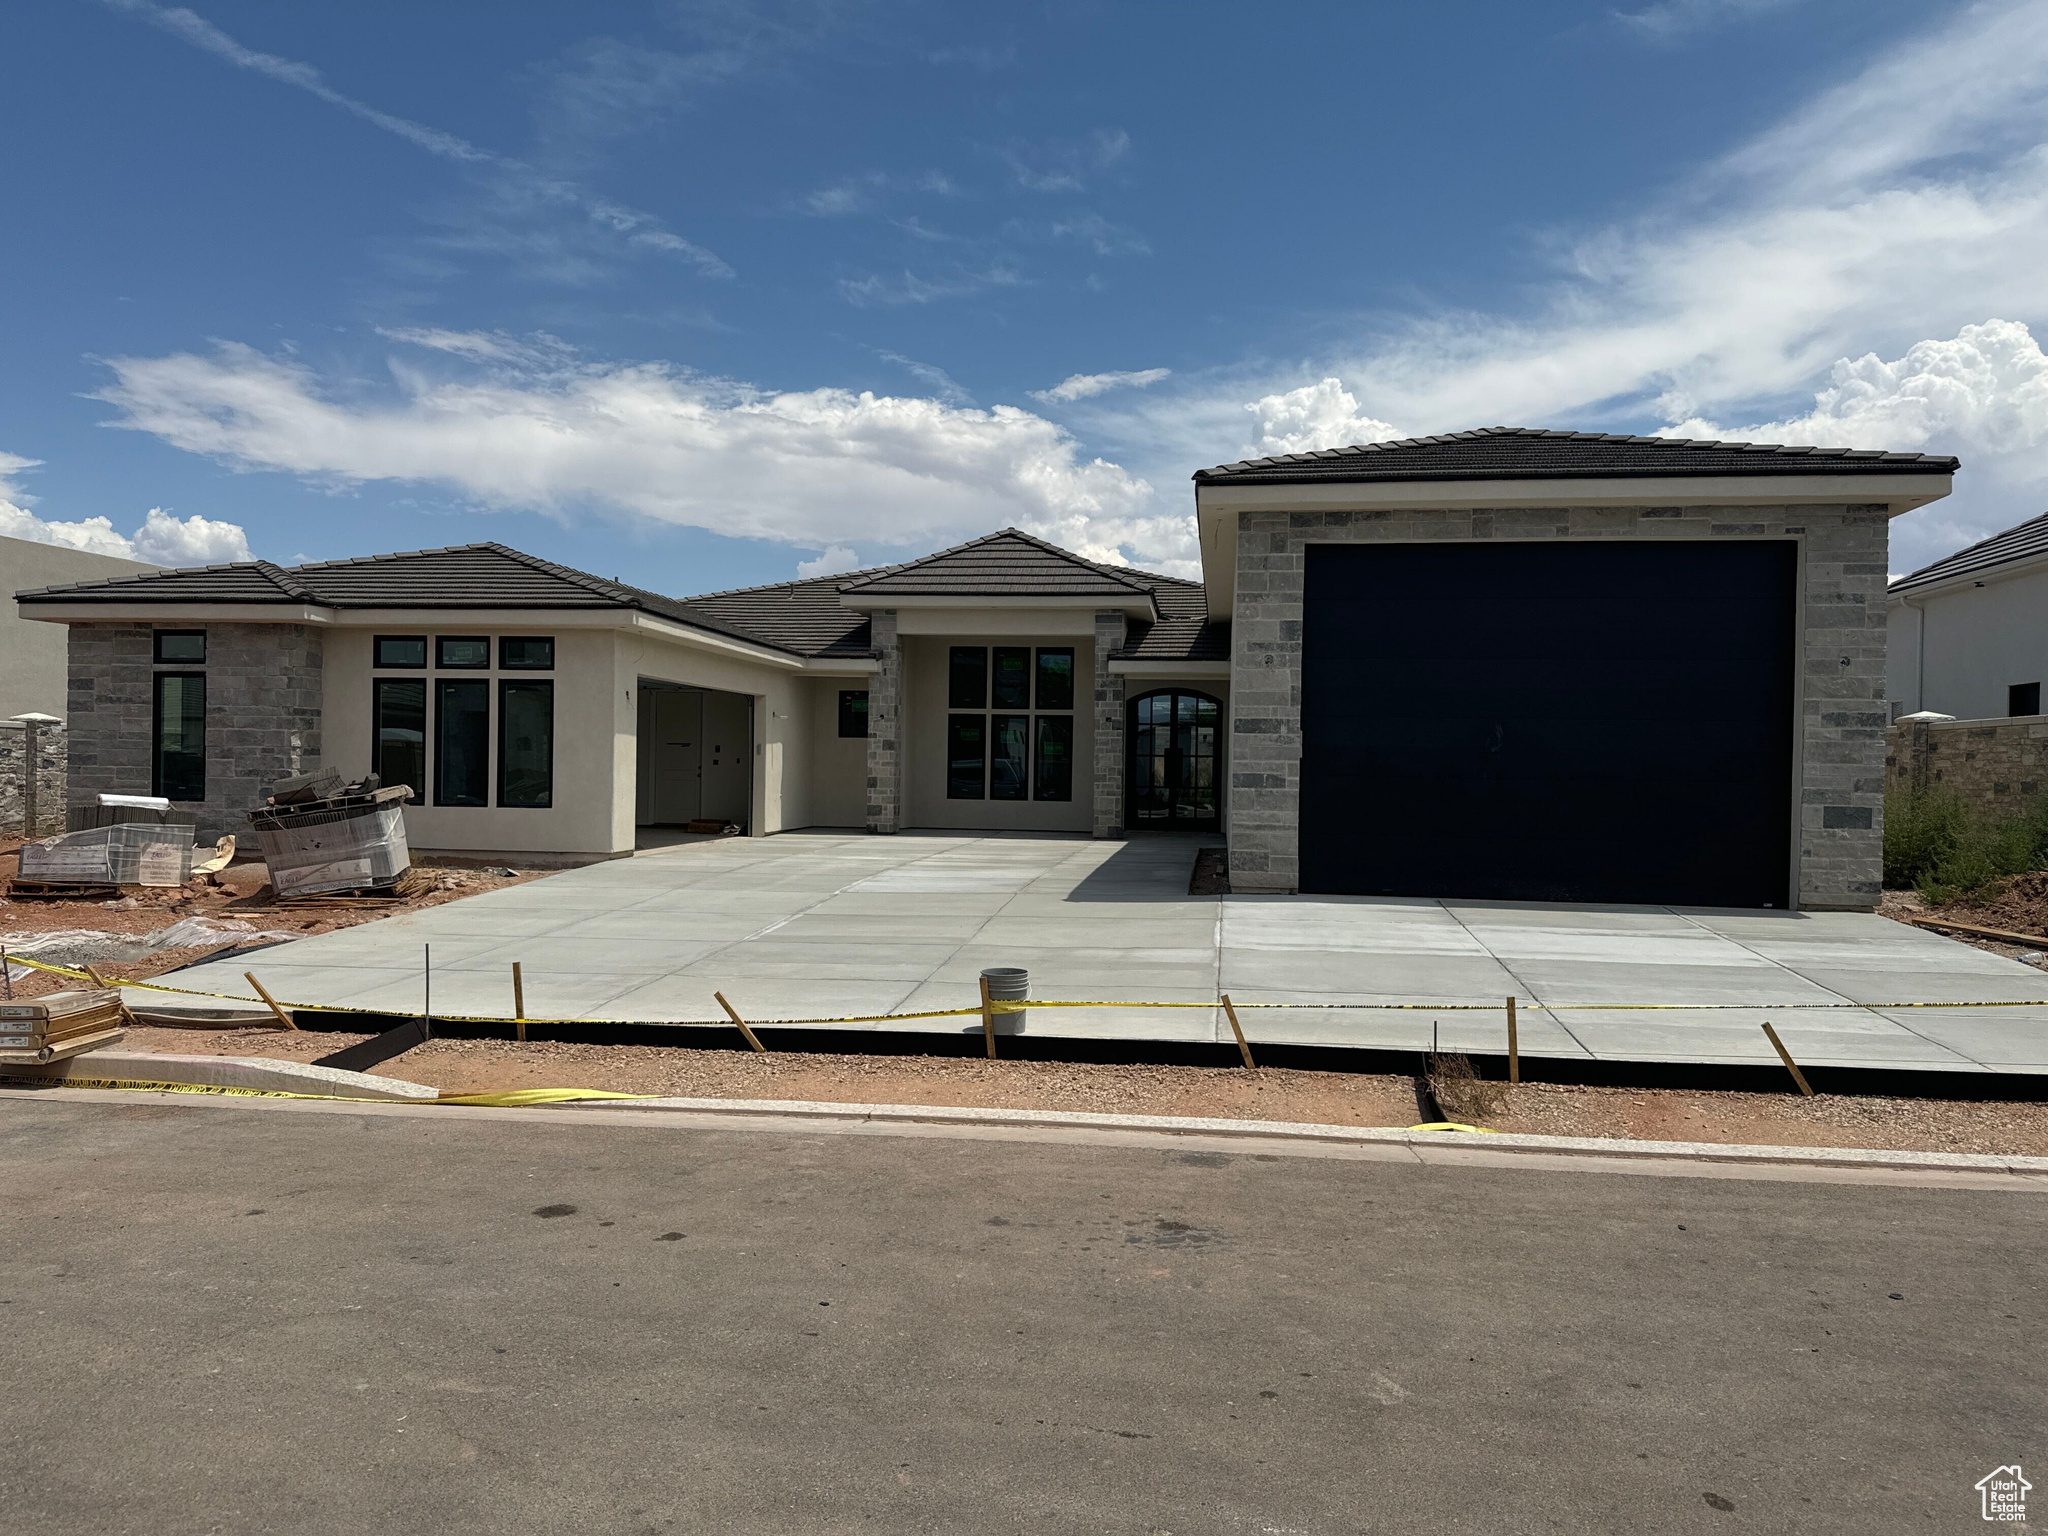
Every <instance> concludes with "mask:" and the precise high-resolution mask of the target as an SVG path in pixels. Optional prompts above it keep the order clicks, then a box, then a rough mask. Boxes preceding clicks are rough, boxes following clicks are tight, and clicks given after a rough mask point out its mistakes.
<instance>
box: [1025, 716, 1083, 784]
mask: <svg viewBox="0 0 2048 1536" xmlns="http://www.w3.org/2000/svg"><path fill="white" fill-rule="evenodd" d="M1037 755H1038V771H1037V773H1036V774H1035V775H1034V782H1033V786H1032V788H1033V793H1032V796H1031V798H1032V799H1034V800H1071V799H1073V798H1074V717H1073V716H1072V715H1040V716H1039V717H1038V754H1037Z"/></svg>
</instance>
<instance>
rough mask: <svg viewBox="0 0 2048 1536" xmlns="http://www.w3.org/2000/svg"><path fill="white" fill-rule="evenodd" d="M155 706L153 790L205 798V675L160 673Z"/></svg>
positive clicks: (186, 797)
mask: <svg viewBox="0 0 2048 1536" xmlns="http://www.w3.org/2000/svg"><path fill="white" fill-rule="evenodd" d="M154 688H155V701H154V705H153V708H152V711H151V713H152V720H151V737H152V751H151V753H150V759H151V762H150V792H151V793H152V794H158V795H162V796H163V797H164V798H165V799H167V800H204V799H205V798H206V674H205V673H203V672H159V673H157V674H156V678H155V683H154Z"/></svg>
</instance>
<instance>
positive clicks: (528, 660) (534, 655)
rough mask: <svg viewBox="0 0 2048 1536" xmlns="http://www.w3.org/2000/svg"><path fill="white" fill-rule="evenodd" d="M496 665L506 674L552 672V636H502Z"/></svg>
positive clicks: (553, 653) (553, 650)
mask: <svg viewBox="0 0 2048 1536" xmlns="http://www.w3.org/2000/svg"><path fill="white" fill-rule="evenodd" d="M498 665H499V666H500V667H503V668H504V669H505V670H506V671H507V672H552V671H554V669H555V637H554V636H553V635H503V636H500V637H499V640H498Z"/></svg>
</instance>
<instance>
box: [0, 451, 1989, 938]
mask: <svg viewBox="0 0 2048 1536" xmlns="http://www.w3.org/2000/svg"><path fill="white" fill-rule="evenodd" d="M1956 467H1957V466H1956V461H1955V460H1954V459H1949V458H1938V457H1933V456H1929V455H1924V454H1892V453H1878V452H1868V451H1850V450H1822V449H1812V448H1781V447H1774V446H1758V445H1750V444H1739V443H1737V444H1729V443H1703V442H1687V441H1677V440H1671V439H1664V438H1639V437H1626V436H1615V435H1609V434H1600V433H1578V432H1550V431H1541V430H1534V429H1513V428H1492V429H1487V430H1484V431H1478V432H1462V433H1456V434H1451V435H1448V436H1442V437H1430V438H1412V439H1404V440H1402V441H1399V442H1391V443H1376V444H1371V445H1367V446H1364V447H1359V448H1348V449H1339V450H1333V451H1330V452H1326V453H1317V454H1297V455H1288V456H1285V457H1281V458H1272V459H1259V460H1251V461H1247V462H1243V463H1238V464H1231V465H1225V466H1222V467H1219V468H1216V469H1210V470H1204V471H1202V472H1201V473H1200V474H1198V475H1196V476H1195V494H1196V511H1197V520H1198V526H1199V531H1200V539H1201V555H1202V567H1201V568H1202V579H1201V580H1200V581H1199V582H1195V581H1184V580H1179V579H1176V578H1172V577H1167V576H1160V575H1153V574H1149V573H1146V572H1142V571H1137V570H1132V569H1130V568H1127V567H1124V566H1119V565H1108V564H1102V563H1098V562H1094V561H1089V560H1085V559H1082V558H1081V557H1079V556H1077V555H1074V554H1071V553H1069V552H1067V551H1065V550H1061V549H1058V548H1056V547H1054V546H1052V545H1050V544H1047V543H1044V542H1043V541H1041V540H1039V539H1036V538H1033V537H1031V536H1029V535H1027V534H1023V533H1020V532H1017V531H1016V530H1014V529H1006V530H1003V531H1002V532H999V533H995V534H991V535H989V536H987V537H985V538H981V539H976V540H974V541H972V542H971V543H967V544H963V545H960V546H958V547H957V548H954V549H948V550H942V551H940V552H938V553H937V554H933V555H929V556H927V557H925V558H923V559H919V560H912V561H908V562H906V563H904V564H901V565H894V566H887V567H883V568H880V569H876V570H868V571H857V572H853V573H851V574H849V575H844V576H837V577H822V578H817V579H814V580H806V581H797V582H785V583H778V584H774V585H770V586H764V587H753V588H747V589H745V590H741V591H735V592H723V593H714V594H711V595H708V596H703V597H694V598H685V599H674V598H668V597H662V596H659V595H657V594H654V593H651V592H645V591H641V590H639V589H636V588H633V587H628V586H625V585H623V584H621V583H618V582H614V581H605V580H603V579H601V578H599V577H595V576H590V575H587V574H585V573H583V572H580V571H575V570H571V569H569V568H567V567H565V566H560V565H555V564H552V563H550V562H547V561H544V560H539V559H536V558H534V557H532V556H530V555H525V554H521V553H519V552H518V551H515V550H511V549H508V548H505V547H504V546H502V545H497V544H479V545H470V546H466V547H463V548H457V549H446V550H427V551H421V552H417V553H412V554H403V555H387V556H380V557H377V558H374V559H364V560H345V561H332V562H325V563H322V564H316V565H306V566H299V567H295V568H292V569H289V570H286V569H281V568H279V567H277V566H274V565H270V564H267V563H264V562H254V563H250V564H244V565H234V566H223V567H215V568H211V569H207V570H197V571H178V572H167V573H164V574H161V575H155V576H145V577H140V578H134V579H128V580H118V581H111V582H99V583H90V584H83V585H73V586H68V587H61V588H52V589H46V590H42V591H36V592H28V593H23V594H21V595H20V596H19V598H18V601H19V603H20V605H21V610H22V612H23V613H24V614H25V615H28V616H30V617H33V618H36V619H41V620H46V621H50V622H54V623H61V624H66V625H68V626H70V630H71V687H72V704H71V708H72V731H73V737H74V745H73V752H74V769H73V780H72V793H73V795H74V798H83V797H85V796H88V795H90V794H91V793H92V792H93V791H95V790H112V789H128V790H136V789H153V790H156V791H158V792H162V793H166V794H170V795H172V796H173V797H174V798H178V799H181V800H187V801H191V802H193V803H195V804H197V805H199V806H201V807H203V809H204V812H205V815H204V817H203V818H202V820H203V822H205V823H207V824H209V825H212V826H219V827H222V828H226V827H230V826H232V825H234V824H236V823H237V822H238V821H239V819H240V816H241V813H242V811H243V810H244V809H245V808H246V807H247V806H248V805H250V804H253V803H255V802H256V801H257V799H258V798H259V797H260V795H261V792H262V789H263V786H264V784H265V783H266V782H267V781H268V780H269V779H270V778H272V777H274V776H277V775H281V774H284V773H288V772H298V771H303V770H305V769H307V768H309V767H311V766H313V765H315V764H326V765H330V766H333V767H337V768H340V769H341V770H343V771H344V772H347V773H350V774H357V773H362V772H366V771H371V770H375V771H376V772H378V773H380V774H382V775H383V777H384V778H385V780H386V781H387V782H406V783H411V784H414V785H415V787H416V788H418V789H419V790H420V791H421V795H420V801H419V804H418V805H417V806H416V807H415V808H414V809H412V810H410V811H409V812H408V825H409V829H410V834H411V837H412V840H413V842H414V843H415V845H416V846H419V847H422V848H427V849H434V850H442V851H451V852H462V853H469V854H475V855H502V856H506V857H513V856H517V857H519V858H521V859H524V860H529V861H530V860H533V859H535V858H536V857H555V858H561V859H586V858H602V857H609V856H614V855H618V854H623V853H627V852H630V851H631V850H632V849H633V848H634V846H635V842H636V829H643V828H648V827H657V826H662V825H674V824H676V823H679V822H683V821H687V820H690V819H694V818H696V817H699V816H704V817H716V818H724V819H729V820H731V821H734V822H736V823H738V824H740V825H742V826H743V827H745V829H746V830H747V831H749V832H750V833H752V834H754V835H757V836H758V835H764V834H769V833H774V832H779V831H783V830H788V829H792V828H797V827H803V826H865V827H866V828H867V829H868V830H869V831H872V832H876V833H885V834H886V833H894V832H897V831H900V830H904V829H910V828H952V829H962V830H966V829H974V830H980V829H990V830H1005V831H1014V832H1038V833H1070V834H1091V835H1093V836H1096V837H1112V838H1113V837H1124V836H1127V835H1133V834H1142V833H1143V832H1145V831H1147V830H1149V829H1154V828H1158V829H1183V830H1192V831H1198V832H1217V833H1220V834H1222V835H1223V836H1224V838H1226V839H1227V841H1228V844H1229V850H1230V867H1231V874H1232V880H1233V882H1234V885H1235V888H1236V889H1237V890H1239V891H1243V892H1287V891H1295V890H1302V891H1313V892H1324V893H1335V894H1365V895H1378V894H1392V895H1446V896H1466V897H1473V898H1479V899H1488V898H1495V899H1500V898H1504V899H1529V900H1548V899H1556V900H1574V901H1607V902H1685V903H1699V904H1712V905H1724V906H1749V907H1780V908H1783V907H1787V906H1792V905H1798V906H1804V907H1843V908H1868V907H1870V906H1872V905H1873V904H1874V903H1875V901H1876V899H1877V894H1878V877H1879V866H1880V835H1881V834H1880V825H1879V816H1880V811H1881V806H1882V796H1883V782H1884V750H1885V749H1884V725H1885V708H1884V639H1885V632H1884V622H1885V620H1884V614H1883V612H1882V598H1883V592H1884V586H1883V583H1884V576H1885V556H1886V549H1887V543H1886V531H1887V526H1888V520H1889V519H1890V518H1891V517H1893V516H1896V515H1898V514H1900V513H1902V512H1905V511H1908V510H1910V509H1912V508H1914V507H1918V506H1923V505H1925V504H1926V503H1928V502H1930V501H1933V500H1935V499H1936V498H1938V497H1940V496H1943V495H1946V494H1947V493H1948V490H1949V487H1950V483H1951V477H1952V476H1953V474H1954V472H1955V469H1956Z"/></svg>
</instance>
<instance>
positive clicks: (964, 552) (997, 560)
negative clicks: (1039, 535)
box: [839, 528, 1169, 601]
mask: <svg viewBox="0 0 2048 1536" xmlns="http://www.w3.org/2000/svg"><path fill="white" fill-rule="evenodd" d="M1167 579H1169V578H1165V577H1158V576H1149V575H1147V574H1145V573H1144V572H1142V571H1132V570H1127V569H1125V568H1124V567H1122V566H1116V565H1098V564H1096V563H1095V562H1094V561H1093V560H1084V559H1082V558H1081V557H1080V556H1079V555H1076V554H1070V553H1069V552H1068V551H1066V550H1064V549H1061V548H1060V547H1059V546H1058V545H1056V544H1048V543H1046V542H1045V540H1043V539H1035V538H1033V537H1032V536H1031V535H1030V534H1028V533H1020V532H1019V531H1018V530H1017V529H1015V528H1004V529H1002V530H1001V531H1000V532H997V533H991V534H988V535H986V536H984V537H982V538H979V539H973V540H970V541H969V542H968V543H965V544H956V545H954V546H953V548H951V549H942V550H940V551H939V552H938V553H937V554H932V555H926V556H924V557H923V558H922V559H919V560H910V561H906V562H905V563H904V564H902V565H888V566H883V567H882V568H881V569H880V570H875V571H860V572H857V573H855V574H854V575H852V576H847V577H842V578H841V579H840V582H841V584H840V589H839V590H840V591H841V592H843V593H845V594H847V595H848V596H851V597H862V598H867V597H1100V598H1108V599H1113V600H1126V601H1127V600H1129V599H1130V598H1132V597H1137V596H1143V595H1145V594H1147V593H1149V592H1151V590H1152V588H1153V586H1154V584H1156V583H1157V582H1159V581H1163V580H1167Z"/></svg>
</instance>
